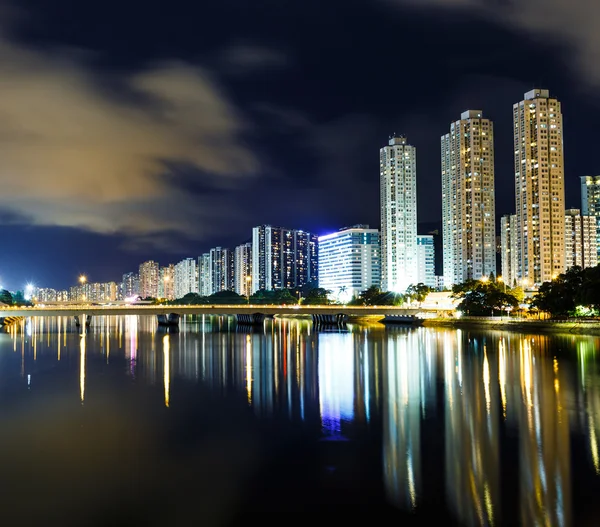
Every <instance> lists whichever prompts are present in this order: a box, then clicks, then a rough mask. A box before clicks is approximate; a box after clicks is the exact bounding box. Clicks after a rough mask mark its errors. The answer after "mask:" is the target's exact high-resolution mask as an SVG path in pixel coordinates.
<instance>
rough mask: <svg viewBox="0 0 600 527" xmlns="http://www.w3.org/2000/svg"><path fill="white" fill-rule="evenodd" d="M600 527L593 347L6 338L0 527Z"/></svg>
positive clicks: (435, 334) (231, 330) (47, 325)
mask: <svg viewBox="0 0 600 527" xmlns="http://www.w3.org/2000/svg"><path fill="white" fill-rule="evenodd" d="M325 518H327V519H332V520H333V521H337V522H338V523H339V524H341V525H343V524H347V523H348V522H354V523H356V521H357V519H358V520H359V521H362V519H363V518H364V519H369V518H371V520H372V522H371V523H373V522H374V524H380V522H382V521H384V520H385V521H386V522H387V520H388V519H389V520H390V521H399V523H397V524H398V525H436V524H438V525H467V526H471V525H525V526H534V525H565V526H566V525H590V526H591V525H600V339H599V338H597V337H585V336H579V335H577V336H575V335H573V336H571V335H567V336H542V335H521V334H515V333H503V332H488V333H483V332H469V331H465V330H447V329H431V328H418V329H403V328H387V329H386V328H385V327H383V326H379V325H370V326H360V325H350V324H349V325H348V327H347V328H346V329H344V330H337V329H336V330H335V331H332V330H315V329H314V328H313V327H312V324H311V323H310V322H309V321H305V320H294V319H288V320H279V321H266V322H265V325H264V328H260V329H253V328H247V327H239V326H238V327H236V325H235V323H234V322H233V319H228V318H227V317H212V318H211V317H204V318H203V317H197V318H195V319H194V318H188V319H187V320H182V323H181V327H180V331H179V332H177V333H172V332H165V331H164V330H163V331H161V330H160V329H159V328H157V326H156V321H155V319H154V318H152V317H137V316H127V317H104V318H96V319H94V320H93V321H92V326H91V327H90V328H89V330H88V331H87V333H86V335H85V336H81V335H80V330H79V329H78V328H76V327H75V325H74V323H73V321H72V320H70V319H68V318H47V319H43V318H34V319H30V320H28V321H27V322H26V323H24V324H23V325H22V327H21V328H13V329H11V330H10V331H9V332H0V522H1V524H2V525H7V526H9V525H10V526H16V525H44V526H46V525H62V526H65V525H78V526H88V525H106V526H113V525H161V526H169V527H170V526H178V525H249V523H248V522H249V521H251V520H252V521H253V520H259V521H260V522H261V523H263V524H265V523H266V524H277V525H280V524H282V523H283V524H285V523H289V522H292V523H294V524H296V523H297V522H298V521H303V522H304V521H315V520H316V521H317V522H319V521H321V520H324V519H325Z"/></svg>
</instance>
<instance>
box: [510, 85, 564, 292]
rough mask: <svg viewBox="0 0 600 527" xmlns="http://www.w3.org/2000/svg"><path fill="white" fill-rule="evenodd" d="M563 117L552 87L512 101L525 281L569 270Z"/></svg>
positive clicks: (520, 268)
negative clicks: (566, 245)
mask: <svg viewBox="0 0 600 527" xmlns="http://www.w3.org/2000/svg"><path fill="white" fill-rule="evenodd" d="M562 121H563V119H562V113H561V105H560V102H559V101H558V100H557V99H555V98H551V97H550V94H549V92H548V90H540V89H535V90H531V91H529V92H527V93H526V94H525V96H524V100H522V101H521V102H518V103H516V104H514V105H513V130H514V151H515V210H516V215H517V265H518V269H517V274H518V278H519V281H521V283H523V285H524V286H529V287H536V286H539V285H541V284H542V283H543V282H549V281H551V280H552V279H553V278H554V277H556V276H557V275H559V274H560V273H562V272H563V271H564V270H565V219H564V218H565V188H564V179H565V172H564V159H563V125H562Z"/></svg>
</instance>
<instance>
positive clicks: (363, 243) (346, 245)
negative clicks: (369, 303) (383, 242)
mask: <svg viewBox="0 0 600 527" xmlns="http://www.w3.org/2000/svg"><path fill="white" fill-rule="evenodd" d="M380 280H381V252H380V247H379V231H378V230H377V229H370V228H369V226H368V225H355V226H354V227H349V228H344V229H341V230H339V231H338V232H334V233H332V234H327V235H325V236H320V237H319V287H322V288H324V289H328V290H330V291H331V296H332V297H333V298H336V299H339V300H340V301H341V302H347V301H348V300H350V299H351V298H352V297H354V296H358V295H359V294H360V293H361V292H362V291H364V290H365V289H368V288H369V287H371V286H373V285H375V286H377V287H379V285H380Z"/></svg>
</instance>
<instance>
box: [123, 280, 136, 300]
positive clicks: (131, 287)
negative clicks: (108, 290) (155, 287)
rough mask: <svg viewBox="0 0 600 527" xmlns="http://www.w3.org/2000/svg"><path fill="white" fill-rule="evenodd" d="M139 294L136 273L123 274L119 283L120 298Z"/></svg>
mask: <svg viewBox="0 0 600 527" xmlns="http://www.w3.org/2000/svg"><path fill="white" fill-rule="evenodd" d="M139 294H140V278H139V275H137V274H136V273H125V274H124V275H123V281H122V282H121V298H122V299H123V300H124V299H126V298H131V297H134V296H138V295H139Z"/></svg>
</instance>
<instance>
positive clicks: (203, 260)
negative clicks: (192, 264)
mask: <svg viewBox="0 0 600 527" xmlns="http://www.w3.org/2000/svg"><path fill="white" fill-rule="evenodd" d="M198 293H199V294H200V296H210V295H212V279H211V276H210V253H204V254H203V255H202V256H199V257H198Z"/></svg>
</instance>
